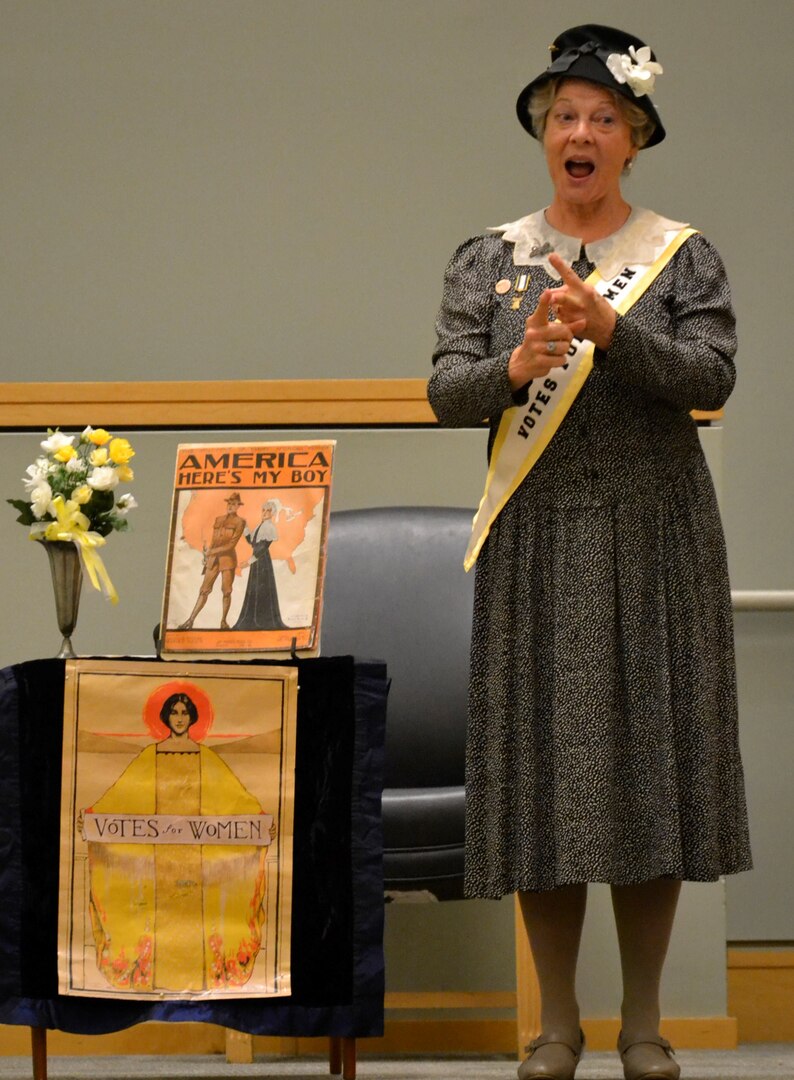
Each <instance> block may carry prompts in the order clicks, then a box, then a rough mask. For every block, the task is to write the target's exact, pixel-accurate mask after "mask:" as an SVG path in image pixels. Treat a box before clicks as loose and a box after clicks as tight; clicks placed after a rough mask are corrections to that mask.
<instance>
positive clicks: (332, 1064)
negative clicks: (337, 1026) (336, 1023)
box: [328, 1035, 342, 1076]
mask: <svg viewBox="0 0 794 1080" xmlns="http://www.w3.org/2000/svg"><path fill="white" fill-rule="evenodd" d="M328 1071H329V1072H330V1074H331V1076H341V1074H342V1040H341V1038H340V1037H339V1036H338V1035H331V1036H329V1038H328Z"/></svg>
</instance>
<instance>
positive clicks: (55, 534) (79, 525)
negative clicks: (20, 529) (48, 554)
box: [33, 495, 119, 604]
mask: <svg viewBox="0 0 794 1080" xmlns="http://www.w3.org/2000/svg"><path fill="white" fill-rule="evenodd" d="M52 507H53V509H54V511H55V516H56V518H57V519H58V520H57V521H52V522H50V524H49V525H48V526H47V528H46V529H45V530H44V533H43V534H42V535H39V536H34V537H33V539H35V540H41V539H44V540H65V541H67V542H68V541H71V542H72V543H73V544H76V545H77V550H78V551H79V552H80V558H81V560H82V563H83V566H84V567H85V570H86V573H87V574H88V577H89V579H90V581H91V584H92V585H93V586H94V588H95V589H101V590H102V592H104V594H105V596H106V597H107V598H108V600H110V602H111V604H117V603H118V602H119V594H118V593H117V592H116V590H115V588H114V587H113V582H112V581H111V580H110V575H109V574H108V572H107V570H106V569H105V564H104V563H103V562H102V559H101V558H100V556H99V554H98V552H97V550H96V549H97V548H98V547H102V545H103V544H104V543H105V537H104V536H100V535H99V533H98V532H91V531H90V530H89V528H88V526H89V525H90V524H91V522H90V521H89V520H88V518H87V517H86V516H85V514H84V513H82V511H81V510H80V505H79V503H76V502H75V501H74V500H73V499H68V500H64V497H63V495H56V496H55V498H54V499H53V500H52Z"/></svg>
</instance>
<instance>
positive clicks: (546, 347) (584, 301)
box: [507, 253, 616, 390]
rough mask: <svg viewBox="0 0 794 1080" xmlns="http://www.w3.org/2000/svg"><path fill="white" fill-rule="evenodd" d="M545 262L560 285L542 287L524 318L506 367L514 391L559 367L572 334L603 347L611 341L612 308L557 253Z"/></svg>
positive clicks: (600, 347) (566, 352)
mask: <svg viewBox="0 0 794 1080" xmlns="http://www.w3.org/2000/svg"><path fill="white" fill-rule="evenodd" d="M549 262H550V263H551V265H552V266H553V267H554V269H555V270H556V271H557V273H558V274H559V275H560V277H561V278H562V285H561V286H559V287H558V288H555V289H545V290H544V291H543V292H542V293H541V296H540V299H539V300H538V306H537V307H536V308H535V310H534V311H533V312H532V314H531V315H530V316H529V318H528V319H527V321H526V326H525V329H524V338H523V341H522V342H521V344H520V345H518V346H517V347H516V348H515V349H514V350H513V352H512V354H511V356H510V360H509V362H508V366H507V373H508V377H509V379H510V385H511V386H512V388H513V389H514V390H518V389H520V388H521V387H522V386H526V384H527V383H528V382H531V381H532V379H538V378H544V377H545V376H546V375H548V374H549V372H550V371H551V369H552V368H555V367H562V365H563V364H565V363H566V362H567V359H568V350H569V348H570V346H571V342H572V341H573V339H574V338H575V337H585V338H587V339H588V340H589V341H592V342H593V344H594V345H596V346H597V347H598V348H599V349H604V350H606V349H608V348H609V344H610V342H611V340H612V332H613V330H614V328H615V319H616V314H615V310H614V308H613V307H612V306H611V305H610V304H609V303H608V302H607V301H606V300H605V299H604V298H603V296H600V295H599V293H598V292H597V291H596V290H595V289H594V288H593V286H592V285H588V284H587V283H586V282H584V281H582V280H581V278H579V277H577V275H576V274H575V273H574V271H573V269H572V268H571V267H570V266H569V265H568V264H567V263H566V262H565V260H564V259H562V258H560V256H559V255H557V254H556V253H552V254H551V255H549ZM550 315H552V319H551V321H550V318H549V316H550Z"/></svg>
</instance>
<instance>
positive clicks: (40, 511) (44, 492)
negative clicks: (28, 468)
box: [30, 480, 52, 519]
mask: <svg viewBox="0 0 794 1080" xmlns="http://www.w3.org/2000/svg"><path fill="white" fill-rule="evenodd" d="M30 505H31V508H32V510H33V516H34V517H36V518H39V519H41V518H43V517H44V515H45V514H47V513H49V512H50V507H51V506H52V488H51V487H50V485H49V484H48V483H47V481H46V480H42V481H41V483H39V484H37V485H36V486H35V487H34V488H32V490H31V492H30Z"/></svg>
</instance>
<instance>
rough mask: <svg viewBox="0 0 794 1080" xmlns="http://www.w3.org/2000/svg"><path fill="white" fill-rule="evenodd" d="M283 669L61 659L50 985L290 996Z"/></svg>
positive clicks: (293, 684)
mask: <svg viewBox="0 0 794 1080" xmlns="http://www.w3.org/2000/svg"><path fill="white" fill-rule="evenodd" d="M297 690H298V687H297V669H296V668H295V667H284V666H279V665H261V666H256V665H253V666H249V665H246V666H245V667H241V666H240V665H238V664H213V665H207V664H185V665H182V666H180V667H179V669H178V671H175V670H174V669H173V667H172V666H171V665H166V664H162V663H159V662H155V661H138V662H132V663H131V662H129V661H126V662H124V663H120V662H117V661H112V660H70V661H68V662H67V664H66V682H65V694H64V739H63V769H62V796H61V850H60V867H59V880H60V896H59V917H58V977H59V992H60V993H61V994H68V995H77V996H89V997H103V998H122V999H123V998H134V999H141V1000H148V999H152V998H156V999H158V1000H161V999H171V998H174V999H195V998H201V999H206V998H241V997H280V996H284V995H287V994H289V993H290V940H291V936H290V935H291V921H292V876H293V875H292V848H293V815H294V784H295V729H296V717H297Z"/></svg>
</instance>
